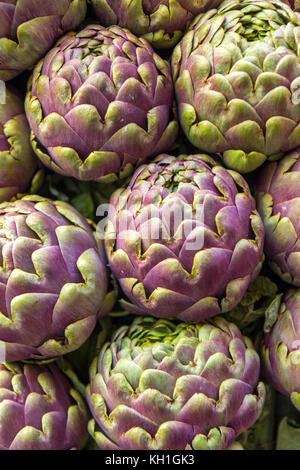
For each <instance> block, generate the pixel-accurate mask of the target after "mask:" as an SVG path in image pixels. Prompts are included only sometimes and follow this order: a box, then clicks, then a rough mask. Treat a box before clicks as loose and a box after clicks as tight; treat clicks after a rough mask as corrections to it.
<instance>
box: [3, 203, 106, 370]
mask: <svg viewBox="0 0 300 470" xmlns="http://www.w3.org/2000/svg"><path fill="white" fill-rule="evenodd" d="M107 284H108V274H107V268H106V266H105V259H104V256H103V252H102V249H101V245H100V241H99V242H97V238H96V237H95V235H94V232H93V230H92V228H91V227H90V225H89V224H88V222H87V221H86V220H85V219H84V218H83V217H82V216H81V215H80V214H79V213H78V212H77V211H76V210H75V209H74V208H73V207H71V206H69V205H68V204H66V203H63V202H61V201H56V202H52V201H50V200H47V199H44V198H42V197H39V196H26V197H24V198H23V199H20V200H17V201H15V202H11V203H2V204H0V286H1V288H0V343H1V342H2V343H3V345H4V348H5V358H4V360H5V361H8V362H11V361H19V360H24V359H39V360H45V359H47V358H52V357H56V356H60V355H62V354H65V353H67V352H70V351H74V350H75V349H78V348H79V347H80V346H81V345H82V344H83V343H84V342H85V341H86V339H87V338H88V337H89V336H90V334H91V332H92V331H93V329H94V327H95V325H96V323H97V319H98V316H99V315H101V314H102V315H103V314H104V313H106V309H107V308H108V304H109V300H110V296H109V294H107V296H106V293H107Z"/></svg>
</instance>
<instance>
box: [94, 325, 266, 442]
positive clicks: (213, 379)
mask: <svg viewBox="0 0 300 470" xmlns="http://www.w3.org/2000/svg"><path fill="white" fill-rule="evenodd" d="M259 369H260V360H259V357H258V354H257V353H256V351H255V349H254V348H253V345H252V343H251V341H250V340H249V339H248V338H244V337H243V336H242V334H241V332H240V331H239V330H238V328H237V327H236V326H235V325H234V324H232V323H227V322H226V321H225V320H224V319H223V318H221V317H217V318H216V319H215V320H214V321H211V322H209V323H208V322H207V323H202V324H196V325H188V324H186V323H181V324H176V323H174V322H171V321H168V320H158V321H157V320H155V319H154V318H151V317H148V318H140V317H138V318H137V319H136V320H135V322H134V323H133V324H132V326H131V327H126V326H123V327H121V328H120V329H119V330H118V331H117V332H116V333H115V334H114V336H113V338H112V341H111V343H110V344H109V343H108V344H106V345H105V346H103V348H102V350H101V352H100V355H99V357H96V358H95V360H94V362H93V364H92V366H91V369H90V385H89V386H88V388H87V398H88V403H89V406H90V409H91V411H92V413H93V416H94V418H95V420H96V422H97V423H98V425H99V426H100V431H99V430H97V428H96V425H95V422H94V421H93V420H92V421H91V422H90V423H89V431H90V433H91V434H92V435H93V436H94V438H95V440H96V442H97V444H98V446H99V447H100V448H101V449H104V450H106V449H108V450H117V449H121V450H157V449H160V450H161V449H163V450H185V449H186V450H190V449H193V450H202V449H227V448H228V447H229V446H230V445H231V444H232V443H233V442H234V441H235V439H236V437H237V436H238V435H239V434H240V433H241V432H243V431H245V430H246V429H247V428H249V427H250V426H251V425H252V424H253V423H254V422H255V421H256V419H257V418H258V417H259V415H260V412H261V410H262V407H263V404H264V399H265V387H264V385H263V384H262V383H260V384H259V385H258V387H257V394H256V391H255V389H256V385H257V380H258V376H259Z"/></svg>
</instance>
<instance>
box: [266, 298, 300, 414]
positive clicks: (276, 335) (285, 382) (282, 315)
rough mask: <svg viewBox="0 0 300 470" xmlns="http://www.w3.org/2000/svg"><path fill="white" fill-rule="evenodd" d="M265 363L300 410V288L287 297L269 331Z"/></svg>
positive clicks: (277, 384)
mask: <svg viewBox="0 0 300 470" xmlns="http://www.w3.org/2000/svg"><path fill="white" fill-rule="evenodd" d="M262 364H263V370H264V373H265V375H266V377H267V379H268V380H269V381H270V382H271V384H272V385H273V386H274V387H275V388H276V389H277V390H278V391H279V392H281V393H282V394H284V395H287V396H290V398H291V401H292V402H293V404H294V405H295V406H296V408H298V409H299V411H300V289H290V290H289V291H288V292H287V293H286V294H285V296H284V297H283V299H282V303H281V306H280V309H279V314H278V318H277V320H276V321H275V323H274V324H273V326H272V328H271V329H270V331H267V332H266V333H265V337H264V344H263V348H262Z"/></svg>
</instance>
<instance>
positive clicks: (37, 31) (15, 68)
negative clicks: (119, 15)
mask: <svg viewBox="0 0 300 470" xmlns="http://www.w3.org/2000/svg"><path fill="white" fill-rule="evenodd" d="M85 15H86V0H43V1H42V2H41V1H40V0H1V1H0V80H10V79H11V78H14V77H16V76H17V75H19V74H20V73H21V72H23V71H24V70H26V69H29V68H31V67H33V66H34V65H35V63H36V62H37V61H38V60H39V59H40V58H41V57H43V55H45V53H46V52H47V51H48V50H49V49H50V47H52V45H53V44H54V42H55V41H56V40H57V39H58V38H59V37H60V36H61V35H62V34H64V33H66V32H67V31H71V30H73V29H74V28H76V27H77V26H78V25H79V24H80V23H81V21H83V20H84V18H85Z"/></svg>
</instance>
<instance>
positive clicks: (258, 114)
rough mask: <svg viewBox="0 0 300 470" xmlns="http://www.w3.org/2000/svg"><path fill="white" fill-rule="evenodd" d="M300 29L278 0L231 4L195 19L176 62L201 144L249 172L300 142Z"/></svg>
mask: <svg viewBox="0 0 300 470" xmlns="http://www.w3.org/2000/svg"><path fill="white" fill-rule="evenodd" d="M299 25H300V15H299V14H298V13H296V12H293V11H292V10H291V8H290V7H289V6H288V5H287V4H285V3H282V2H280V1H279V0H270V1H263V0H257V1H253V0H241V1H236V0H229V1H226V2H224V3H222V4H221V5H220V7H219V9H218V10H210V11H209V12H207V13H206V14H201V15H199V16H198V17H197V18H196V19H195V21H194V23H193V25H192V26H191V30H190V31H189V32H188V33H187V34H186V35H185V36H184V38H183V39H182V41H181V42H180V43H179V44H178V45H177V47H176V49H175V51H174V53H173V57H172V68H173V75H174V81H175V90H176V97H177V102H178V114H179V119H180V122H181V126H182V128H183V130H184V132H185V134H186V136H187V138H188V139H189V140H190V142H191V143H192V144H193V145H194V146H195V147H197V148H199V149H201V150H202V151H206V152H215V153H218V154H219V155H220V156H221V157H222V158H223V160H224V162H225V164H226V166H228V167H229V168H233V169H235V170H237V171H239V172H241V173H247V172H250V171H252V170H254V169H256V168H258V167H259V166H260V165H261V164H262V163H263V162H264V161H265V160H266V159H273V160H274V159H278V158H280V157H281V156H282V155H283V153H285V152H287V151H289V150H292V149H294V148H296V147H297V146H299V145H300V100H299V98H298V95H299V87H300V84H299V76H300V59H299V57H298V49H299V45H300V41H299V35H300V33H299V31H300V29H299Z"/></svg>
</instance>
